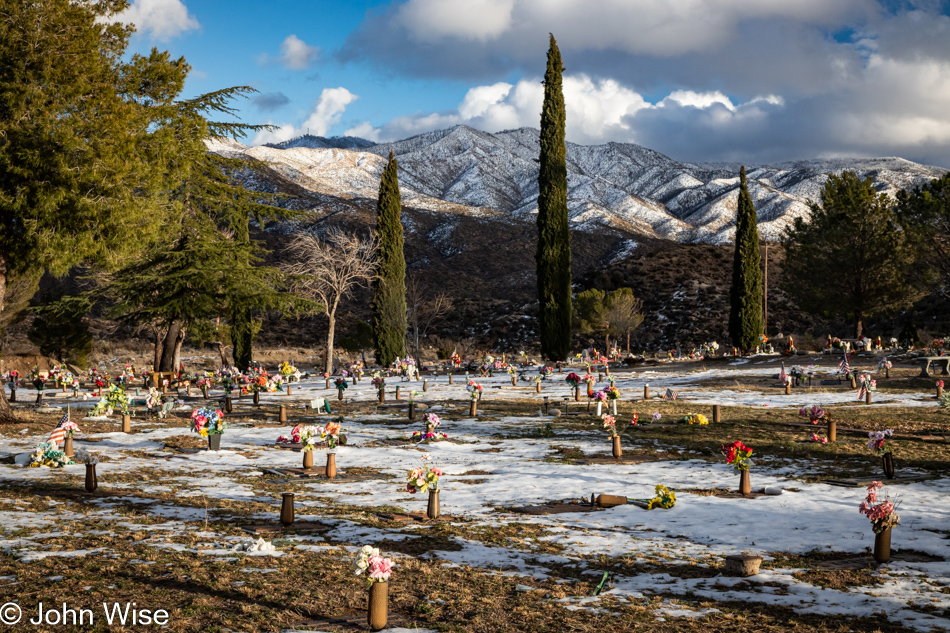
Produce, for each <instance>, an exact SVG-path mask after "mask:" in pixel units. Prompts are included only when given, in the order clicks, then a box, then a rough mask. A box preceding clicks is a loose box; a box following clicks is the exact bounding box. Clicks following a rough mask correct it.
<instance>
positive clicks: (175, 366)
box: [172, 328, 185, 372]
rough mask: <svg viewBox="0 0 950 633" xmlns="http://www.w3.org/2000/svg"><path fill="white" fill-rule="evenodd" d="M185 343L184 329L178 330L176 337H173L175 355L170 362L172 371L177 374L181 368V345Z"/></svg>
mask: <svg viewBox="0 0 950 633" xmlns="http://www.w3.org/2000/svg"><path fill="white" fill-rule="evenodd" d="M184 342H185V328H181V329H180V330H178V336H176V337H175V354H174V356H173V360H172V371H174V372H178V370H179V368H180V367H181V345H182V343H184Z"/></svg>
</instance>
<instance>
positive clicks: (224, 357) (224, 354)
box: [214, 341, 228, 368]
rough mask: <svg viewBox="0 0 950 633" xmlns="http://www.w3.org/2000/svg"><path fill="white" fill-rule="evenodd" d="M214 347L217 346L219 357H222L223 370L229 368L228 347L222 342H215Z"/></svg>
mask: <svg viewBox="0 0 950 633" xmlns="http://www.w3.org/2000/svg"><path fill="white" fill-rule="evenodd" d="M214 345H215V347H217V348H218V355H219V356H220V357H221V367H222V368H224V367H227V366H228V351H227V350H228V348H227V346H226V345H225V344H224V343H222V342H221V341H215V342H214Z"/></svg>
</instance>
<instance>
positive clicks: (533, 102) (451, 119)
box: [345, 75, 652, 143]
mask: <svg viewBox="0 0 950 633" xmlns="http://www.w3.org/2000/svg"><path fill="white" fill-rule="evenodd" d="M543 100H544V86H542V85H541V83H540V82H539V81H538V80H537V79H535V78H532V79H522V80H521V81H519V82H518V83H517V84H514V85H512V84H509V83H504V82H501V83H495V84H491V85H486V86H476V87H474V88H471V89H470V90H469V91H468V92H467V93H466V94H465V97H464V98H463V99H462V102H461V103H460V104H459V105H458V108H457V109H456V110H454V111H449V112H443V113H426V114H416V115H410V116H403V117H398V118H395V119H393V120H392V121H389V122H388V123H386V124H384V125H383V126H381V127H379V128H375V127H373V126H371V125H370V124H369V123H365V122H364V123H361V124H360V125H358V126H356V127H354V128H351V129H349V130H347V131H346V132H345V134H347V135H350V136H362V137H363V138H367V139H370V140H385V141H391V140H396V139H400V138H405V137H407V136H412V135H413V134H420V133H422V132H428V131H431V130H437V129H441V128H446V127H451V126H453V125H459V124H464V125H470V126H472V127H475V128H478V129H480V130H486V131H488V132H497V131H500V130H505V129H513V128H519V127H535V128H536V127H538V125H539V123H540V118H541V103H542V101H543ZM564 100H565V103H566V106H567V111H568V117H567V136H568V139H570V140H571V141H572V142H576V143H598V142H603V141H604V140H618V139H617V137H620V138H624V139H627V140H629V138H630V137H631V135H632V130H631V129H630V127H629V125H628V124H627V123H626V120H627V118H628V117H630V116H634V115H636V113H637V112H639V111H640V110H642V109H644V108H649V107H652V106H650V104H648V103H647V102H646V101H645V100H644V99H643V97H642V96H641V95H640V94H638V93H637V92H634V91H633V90H630V89H629V88H625V87H623V86H621V85H620V84H619V83H617V82H616V81H614V80H612V79H603V80H597V81H595V80H593V79H591V78H590V77H587V76H586V75H577V76H574V75H566V76H565V77H564Z"/></svg>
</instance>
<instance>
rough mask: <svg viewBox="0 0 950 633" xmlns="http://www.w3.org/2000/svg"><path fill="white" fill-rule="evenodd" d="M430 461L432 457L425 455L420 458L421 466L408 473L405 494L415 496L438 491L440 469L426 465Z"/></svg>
mask: <svg viewBox="0 0 950 633" xmlns="http://www.w3.org/2000/svg"><path fill="white" fill-rule="evenodd" d="M430 459H432V457H431V456H430V455H429V454H428V453H426V454H425V455H423V456H422V466H419V467H417V468H413V469H412V470H410V471H409V479H408V481H407V482H406V491H407V492H411V493H412V494H416V493H417V492H428V491H430V490H432V491H438V490H439V477H441V476H442V469H441V468H436V467H435V466H430V465H429V464H427V463H426V462H428V461H429V460H430Z"/></svg>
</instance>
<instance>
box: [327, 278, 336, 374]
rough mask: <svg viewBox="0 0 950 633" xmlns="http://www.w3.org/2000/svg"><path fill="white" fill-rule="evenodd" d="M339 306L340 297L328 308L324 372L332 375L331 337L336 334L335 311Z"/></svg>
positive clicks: (334, 299)
mask: <svg viewBox="0 0 950 633" xmlns="http://www.w3.org/2000/svg"><path fill="white" fill-rule="evenodd" d="M339 305H340V295H337V296H336V297H334V298H333V305H332V306H328V307H329V310H327V320H328V321H329V322H330V324H329V326H328V327H327V359H326V369H324V371H325V372H327V373H328V374H331V373H333V336H334V334H336V309H337V306H339Z"/></svg>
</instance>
